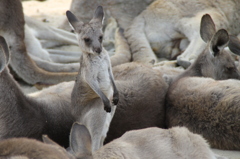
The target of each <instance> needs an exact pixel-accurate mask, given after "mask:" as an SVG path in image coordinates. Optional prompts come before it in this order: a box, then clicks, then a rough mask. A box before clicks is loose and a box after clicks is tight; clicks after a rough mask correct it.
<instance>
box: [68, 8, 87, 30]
mask: <svg viewBox="0 0 240 159" xmlns="http://www.w3.org/2000/svg"><path fill="white" fill-rule="evenodd" d="M66 16H67V19H68V21H69V23H70V26H71V27H72V29H73V30H75V31H79V30H80V28H81V27H82V25H83V22H81V21H79V20H78V19H77V17H76V16H75V15H74V14H73V13H72V12H71V11H67V12H66Z"/></svg>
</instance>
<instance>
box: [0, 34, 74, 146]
mask: <svg viewBox="0 0 240 159" xmlns="http://www.w3.org/2000/svg"><path fill="white" fill-rule="evenodd" d="M0 45H1V47H2V51H1V52H0V57H1V58H0V89H1V90H3V91H2V93H0V103H1V105H0V109H1V112H0V127H1V129H0V140H2V139H6V138H12V137H29V138H35V139H38V140H41V135H42V134H48V135H49V136H50V137H51V138H52V139H53V140H54V141H57V142H58V143H59V144H61V145H64V146H68V142H69V140H68V134H69V132H70V129H71V125H72V123H73V122H74V117H73V116H72V114H71V108H70V105H66V104H65V100H64V98H65V97H64V96H63V99H61V98H60V99H57V98H56V97H55V98H56V100H55V101H54V100H53V99H55V98H53V99H51V100H50V101H48V100H45V101H44V99H43V100H41V99H39V100H38V99H36V98H34V97H30V96H26V95H24V94H23V92H22V91H21V89H20V87H19V85H18V84H17V83H16V81H15V80H14V79H13V77H12V75H11V74H10V73H9V69H8V67H7V65H8V63H9V61H10V54H9V51H8V46H7V44H6V41H5V39H4V38H3V37H0ZM55 96H57V95H55Z"/></svg>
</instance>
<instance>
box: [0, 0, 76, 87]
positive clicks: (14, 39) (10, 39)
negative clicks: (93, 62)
mask: <svg viewBox="0 0 240 159" xmlns="http://www.w3.org/2000/svg"><path fill="white" fill-rule="evenodd" d="M0 10H1V11H0V13H1V17H0V20H1V24H0V34H1V35H2V36H4V37H5V39H6V40H7V43H8V45H9V47H10V51H11V53H12V57H11V60H10V66H11V67H12V69H13V70H14V71H15V72H16V73H17V75H18V76H19V77H21V78H22V79H23V80H24V81H25V82H27V83H29V84H36V83H45V84H56V83H59V82H62V81H70V80H74V79H75V78H76V75H77V73H76V72H73V73H67V72H65V73H64V72H60V73H54V72H48V71H45V70H43V69H41V68H39V67H38V66H37V65H36V64H35V62H34V61H33V60H32V59H31V58H30V57H29V55H28V54H27V51H26V46H25V43H24V17H23V10H22V5H21V2H20V1H19V0H2V1H0ZM9 17H11V18H9ZM58 66H59V65H58ZM58 66H54V65H53V66H52V67H58ZM75 66H76V65H75ZM77 67H79V66H77ZM71 69H72V68H70V70H71Z"/></svg>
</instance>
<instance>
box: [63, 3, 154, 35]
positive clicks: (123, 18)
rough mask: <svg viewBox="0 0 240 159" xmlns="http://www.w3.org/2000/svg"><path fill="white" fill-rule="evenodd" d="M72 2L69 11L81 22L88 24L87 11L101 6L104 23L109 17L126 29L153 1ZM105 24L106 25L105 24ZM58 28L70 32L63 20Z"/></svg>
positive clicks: (66, 22)
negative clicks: (103, 12)
mask: <svg viewBox="0 0 240 159" xmlns="http://www.w3.org/2000/svg"><path fill="white" fill-rule="evenodd" d="M119 2H120V1H119V0H111V1H105V0H72V3H71V7H70V11H71V12H73V13H74V15H76V17H77V18H78V19H80V20H81V21H83V22H88V21H89V20H90V19H91V18H92V13H91V12H89V10H94V9H95V8H96V7H97V6H99V5H101V6H103V7H104V8H105V13H106V16H105V21H107V20H108V18H109V17H110V16H112V17H113V18H115V19H116V20H117V22H118V25H119V27H120V28H123V29H126V28H127V27H128V26H129V25H130V24H131V22H132V20H133V18H134V17H135V16H137V15H138V14H139V13H141V11H143V10H144V9H145V8H146V7H147V6H148V5H149V4H150V3H151V2H153V0H131V1H129V0H122V1H121V2H120V3H119ZM105 24H106V23H105ZM60 28H62V29H65V30H68V31H70V30H71V28H70V27H69V24H68V21H67V19H66V20H64V22H63V24H62V25H61V26H60Z"/></svg>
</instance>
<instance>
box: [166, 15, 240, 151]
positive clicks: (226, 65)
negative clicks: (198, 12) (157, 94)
mask: <svg viewBox="0 0 240 159" xmlns="http://www.w3.org/2000/svg"><path fill="white" fill-rule="evenodd" d="M200 33H201V37H202V38H203V40H204V41H206V42H208V43H207V48H205V50H204V51H203V52H202V53H201V54H200V55H199V57H198V58H197V59H196V61H195V62H194V63H193V64H192V65H191V66H190V67H189V68H188V69H187V70H186V71H185V72H183V73H182V74H180V75H179V76H178V77H176V78H175V79H174V80H173V81H172V83H171V84H170V86H169V89H168V92H167V95H166V125H167V127H173V126H177V125H179V126H186V127H187V128H188V129H189V130H190V131H192V132H194V133H199V134H201V135H203V137H204V138H205V139H206V140H207V141H208V142H209V143H210V145H211V146H212V147H215V148H219V149H229V150H240V140H239V127H240V126H239V122H238V120H239V106H238V103H239V102H238V97H237V96H238V90H237V89H238V86H239V82H238V81H236V80H226V81H225V80H223V81H216V80H221V79H228V78H235V79H239V71H238V70H237V68H236V66H235V64H234V62H233V61H232V60H231V56H230V54H229V53H228V52H226V51H225V50H224V47H226V46H228V47H229V49H230V50H231V51H232V52H233V53H235V54H238V55H240V51H239V50H240V48H239V44H240V41H238V40H236V39H237V38H236V37H232V36H230V37H229V36H228V33H227V31H226V30H224V29H220V30H218V31H217V32H216V31H215V26H214V23H213V21H212V19H211V17H210V16H209V15H208V14H207V15H204V16H203V17H202V21H201V30H200ZM197 61H200V62H199V63H196V62H197ZM194 70H195V71H194ZM201 76H204V77H209V78H201ZM210 78H213V79H210ZM214 79H215V80H214Z"/></svg>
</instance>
